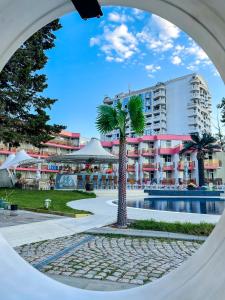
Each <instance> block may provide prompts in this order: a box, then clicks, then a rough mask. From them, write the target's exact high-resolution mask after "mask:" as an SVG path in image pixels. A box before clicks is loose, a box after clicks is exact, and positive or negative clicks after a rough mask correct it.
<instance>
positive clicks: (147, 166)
mask: <svg viewBox="0 0 225 300" xmlns="http://www.w3.org/2000/svg"><path fill="white" fill-rule="evenodd" d="M142 169H143V171H146V170H151V171H155V170H157V165H156V163H148V164H143V165H142Z"/></svg>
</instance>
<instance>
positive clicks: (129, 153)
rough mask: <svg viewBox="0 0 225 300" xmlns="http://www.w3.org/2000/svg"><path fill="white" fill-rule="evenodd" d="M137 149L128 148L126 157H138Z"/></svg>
mask: <svg viewBox="0 0 225 300" xmlns="http://www.w3.org/2000/svg"><path fill="white" fill-rule="evenodd" d="M139 156H140V154H139V151H138V150H128V151H127V157H139Z"/></svg>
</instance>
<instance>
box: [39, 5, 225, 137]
mask: <svg viewBox="0 0 225 300" xmlns="http://www.w3.org/2000/svg"><path fill="white" fill-rule="evenodd" d="M103 13H104V16H103V17H102V18H100V19H97V18H96V19H90V20H87V21H84V20H82V19H81V18H80V17H79V15H78V14H77V12H74V13H70V14H68V15H66V16H64V17H62V18H61V20H60V21H61V24H62V26H63V28H62V29H61V30H59V31H58V32H57V33H56V35H57V39H56V47H55V48H54V49H52V50H50V51H49V52H48V53H47V55H48V57H49V61H48V63H47V65H46V67H45V70H44V72H45V73H46V74H47V77H48V88H47V89H46V90H45V92H44V94H45V95H46V96H49V97H51V98H56V99H58V102H57V103H56V104H55V105H54V107H53V108H52V110H51V111H50V116H51V120H52V123H57V124H63V125H66V126H67V130H70V131H73V132H80V133H81V135H82V136H84V137H92V136H97V137H98V136H99V133H98V132H97V130H96V128H95V119H96V107H97V106H98V105H100V104H102V101H103V98H104V97H105V96H106V95H107V96H114V95H115V94H118V93H120V92H127V91H128V90H129V89H130V90H136V89H141V88H145V87H148V86H152V85H155V84H156V83H157V82H162V81H167V80H169V79H173V78H176V77H179V76H183V75H186V74H190V73H193V72H196V73H199V74H201V75H202V76H203V77H204V78H205V79H206V81H207V82H208V85H209V90H210V92H211V94H212V104H213V109H214V116H213V123H215V121H214V119H215V111H216V105H217V104H218V103H219V102H220V101H221V99H222V97H223V96H225V87H224V83H223V81H222V79H221V78H220V76H219V74H218V72H217V70H216V69H215V67H214V65H213V64H212V62H211V61H210V59H209V58H208V56H207V55H206V53H205V52H204V51H203V50H202V49H201V48H200V47H199V46H198V45H197V44H196V43H195V42H194V41H193V39H191V38H190V37H189V36H188V35H187V34H186V33H184V32H183V31H181V30H180V29H179V28H178V27H176V26H175V25H173V24H172V23H170V22H168V21H166V20H164V19H162V18H160V17H159V16H157V15H153V14H149V13H147V12H143V11H140V10H138V9H131V8H120V7H107V8H104V7H103Z"/></svg>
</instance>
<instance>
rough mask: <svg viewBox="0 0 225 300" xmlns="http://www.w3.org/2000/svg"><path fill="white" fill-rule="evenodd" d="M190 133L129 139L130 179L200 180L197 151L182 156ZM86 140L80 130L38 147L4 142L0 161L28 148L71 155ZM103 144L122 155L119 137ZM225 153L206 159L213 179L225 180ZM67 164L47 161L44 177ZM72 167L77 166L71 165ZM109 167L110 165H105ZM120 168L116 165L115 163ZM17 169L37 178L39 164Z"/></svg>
mask: <svg viewBox="0 0 225 300" xmlns="http://www.w3.org/2000/svg"><path fill="white" fill-rule="evenodd" d="M190 139H191V138H190V136H189V135H145V136H143V137H138V138H131V137H128V138H127V179H128V181H130V182H139V183H140V182H143V183H151V182H152V183H153V182H155V183H156V182H157V183H159V182H160V183H163V184H177V183H179V182H181V181H183V182H184V181H186V182H190V181H192V182H195V183H198V181H197V180H198V162H197V158H196V153H188V154H186V155H183V156H181V155H180V154H179V153H180V150H181V149H182V148H183V144H184V142H185V141H188V140H190ZM87 141H88V139H84V138H82V137H81V136H80V134H79V133H72V132H68V131H62V132H61V133H60V134H59V135H58V136H56V137H55V138H54V139H53V140H51V141H49V142H48V143H45V144H43V146H42V147H41V148H40V149H38V148H35V147H33V146H31V145H28V144H21V146H20V147H19V148H17V149H13V148H12V149H10V150H9V149H8V148H7V147H6V146H5V145H4V144H2V143H0V164H1V163H3V162H4V161H5V159H6V158H7V156H8V155H9V154H12V153H16V152H18V151H20V150H22V149H23V150H25V151H26V152H27V153H28V154H29V155H31V156H32V157H35V158H47V157H49V156H51V155H59V154H68V153H71V152H72V151H76V150H79V149H80V148H82V146H83V143H86V142H87ZM102 145H103V147H104V148H105V149H106V150H108V151H109V152H110V153H113V154H115V155H118V154H119V140H113V141H102ZM224 165H225V155H224V152H217V153H213V154H210V155H209V156H208V158H207V159H206V160H205V176H206V179H208V180H209V181H214V182H218V183H220V182H223V183H225V172H224V169H223V168H222V166H224ZM66 167H67V166H65V165H62V164H55V163H49V164H48V163H43V164H42V166H41V175H42V179H44V180H46V179H48V178H49V177H50V174H57V173H59V172H60V170H61V169H64V168H66ZM69 167H70V168H71V169H72V170H73V169H76V166H72V165H71V166H69ZM105 167H106V168H107V166H105ZM115 169H116V166H115ZM16 171H17V172H19V173H21V174H22V176H23V178H25V179H35V176H36V171H37V166H30V167H23V168H22V167H18V168H16Z"/></svg>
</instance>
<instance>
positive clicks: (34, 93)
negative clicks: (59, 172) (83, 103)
mask: <svg viewBox="0 0 225 300" xmlns="http://www.w3.org/2000/svg"><path fill="white" fill-rule="evenodd" d="M60 28H61V25H60V23H59V21H58V20H56V21H53V22H52V23H50V24H48V25H47V26H45V27H43V28H42V29H41V30H40V31H38V32H37V33H35V34H34V35H33V36H32V37H31V38H29V39H28V40H27V41H26V42H25V43H24V44H23V45H22V46H21V47H20V48H19V49H18V50H17V51H16V53H15V54H14V55H13V56H12V58H11V59H10V61H9V62H8V63H7V64H6V66H5V67H4V69H3V70H2V72H1V73H0V128H1V130H0V140H2V141H3V142H4V143H5V144H9V147H11V146H19V144H20V143H21V142H27V143H32V144H33V145H35V146H38V145H40V144H41V143H42V142H46V141H48V140H50V139H51V138H52V135H54V134H57V133H59V132H60V131H61V130H62V129H64V128H65V127H64V126H61V125H56V124H53V125H49V124H48V122H49V120H50V117H49V116H48V114H47V112H46V110H49V109H51V107H52V105H53V104H54V103H55V102H56V101H57V100H56V99H51V98H48V97H44V96H42V95H41V93H42V92H43V91H44V90H45V89H46V88H47V86H48V85H47V78H46V75H44V74H41V72H40V70H42V69H43V68H44V67H45V65H46V63H47V61H48V57H47V55H46V51H47V50H50V49H52V48H53V47H55V39H56V36H55V35H54V32H55V31H57V30H59V29H60Z"/></svg>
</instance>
